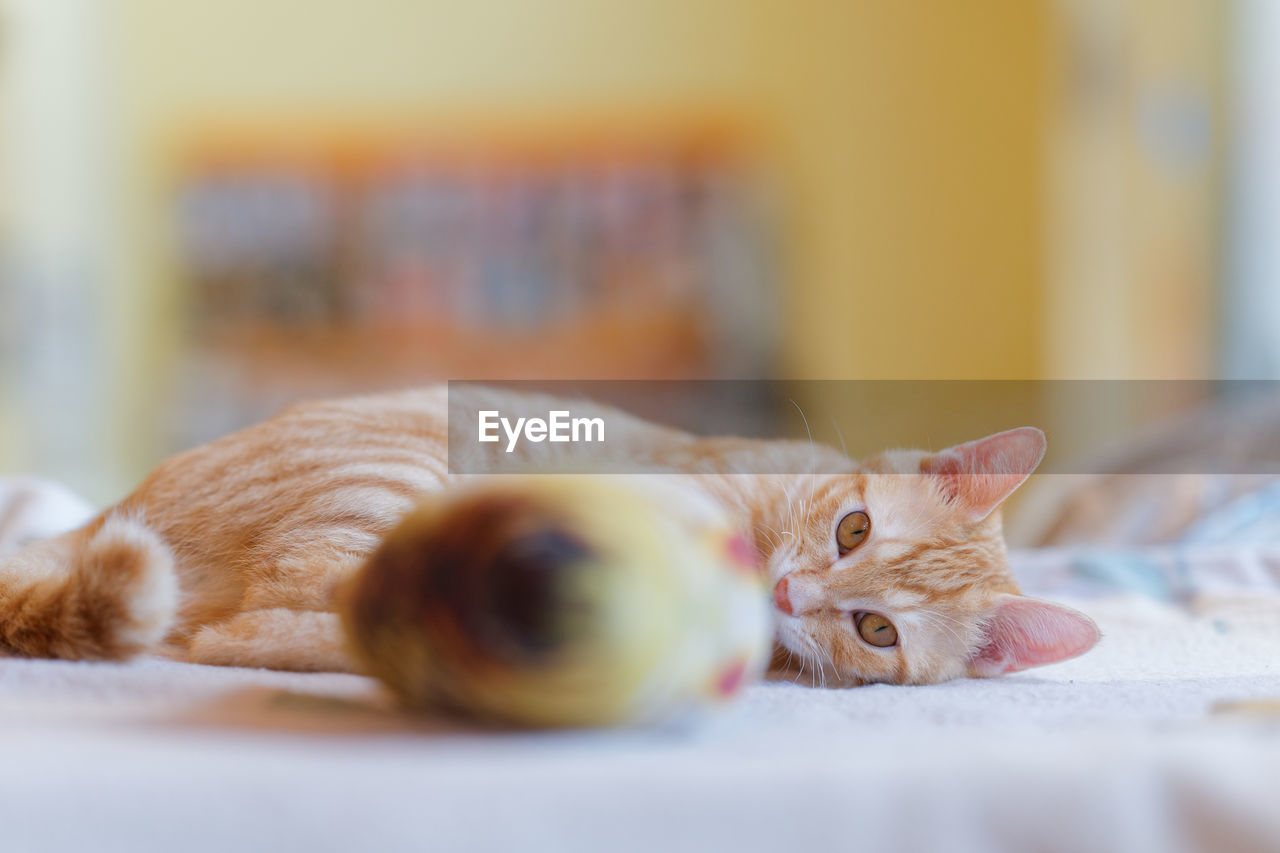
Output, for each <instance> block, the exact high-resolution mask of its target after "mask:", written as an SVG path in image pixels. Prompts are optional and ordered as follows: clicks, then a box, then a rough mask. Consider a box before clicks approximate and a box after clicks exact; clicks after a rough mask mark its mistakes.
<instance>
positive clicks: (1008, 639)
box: [969, 595, 1101, 677]
mask: <svg viewBox="0 0 1280 853" xmlns="http://www.w3.org/2000/svg"><path fill="white" fill-rule="evenodd" d="M1100 636H1101V635H1100V634H1099V633H1098V626H1097V625H1095V624H1094V623H1093V620H1092V619H1090V618H1089V617H1088V616H1085V615H1084V614H1083V613H1081V612H1080V611H1078V610H1072V609H1071V608H1070V607H1063V606H1062V605H1061V604H1052V603H1050V602H1048V601H1039V600H1037V599H1034V598H1027V597H1025V596H1022V595H1002V596H1000V598H999V600H998V601H997V603H996V605H995V608H994V609H993V610H992V611H991V613H990V614H989V621H988V622H987V624H986V634H985V635H984V638H983V641H982V645H981V646H980V647H979V648H978V650H977V651H975V652H974V653H973V654H972V655H971V656H970V657H969V674H970V675H974V676H982V677H985V676H992V675H1003V674H1004V673H1006V672H1017V671H1018V670H1020V669H1026V668H1028V667H1032V666H1043V665H1044V664H1047V663H1057V662H1058V661H1063V660H1066V659H1067V658H1073V657H1075V656H1076V655H1082V654H1084V653H1085V652H1087V651H1089V649H1091V648H1093V646H1094V644H1095V643H1097V642H1098V638H1099V637H1100Z"/></svg>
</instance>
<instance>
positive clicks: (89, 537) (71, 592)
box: [0, 515, 178, 660]
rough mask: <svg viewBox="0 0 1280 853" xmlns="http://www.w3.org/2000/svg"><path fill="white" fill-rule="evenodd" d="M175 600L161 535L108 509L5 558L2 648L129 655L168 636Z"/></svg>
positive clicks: (0, 571) (78, 655)
mask: <svg viewBox="0 0 1280 853" xmlns="http://www.w3.org/2000/svg"><path fill="white" fill-rule="evenodd" d="M177 600H178V586H177V579H176V576H175V574H174V567H173V554H172V552H171V551H170V550H169V548H168V546H166V545H165V543H164V541H163V540H162V539H161V538H160V537H159V536H158V535H156V533H155V532H154V531H152V530H151V529H150V528H149V527H147V526H146V525H145V524H144V523H142V522H141V521H138V520H136V519H133V518H129V517H127V516H122V515H108V516H107V517H106V518H105V519H100V520H98V521H95V522H93V523H91V524H89V525H88V526H87V527H83V528H81V529H79V530H75V531H72V532H71V533H68V534H66V535H64V536H59V537H57V538H55V539H49V540H47V541H44V542H37V543H35V544H33V545H30V546H28V547H27V548H25V549H23V550H21V551H18V552H17V553H15V554H12V555H10V556H8V557H5V558H0V655H2V654H4V653H8V654H16V655H23V656H27V657H46V658H49V657H51V658H69V659H73V660H79V659H97V660H120V659H123V658H128V657H131V656H133V655H135V654H138V653H139V652H141V651H143V650H145V649H146V648H148V647H150V646H153V645H155V644H156V643H158V642H159V641H160V640H162V639H163V638H164V636H165V633H166V632H167V631H168V630H169V626H170V625H171V623H172V622H173V618H174V612H175V609H176V607H177Z"/></svg>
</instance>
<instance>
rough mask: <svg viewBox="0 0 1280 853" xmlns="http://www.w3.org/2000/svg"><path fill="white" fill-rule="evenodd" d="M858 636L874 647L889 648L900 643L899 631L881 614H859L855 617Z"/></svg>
mask: <svg viewBox="0 0 1280 853" xmlns="http://www.w3.org/2000/svg"><path fill="white" fill-rule="evenodd" d="M854 618H855V619H856V620H857V622H856V624H857V626H858V636H859V637H861V638H862V639H864V640H866V641H867V642H868V643H870V644H871V645H873V646H878V647H880V648H882V649H883V648H888V647H889V646H892V645H894V644H896V643H897V642H898V629H897V628H895V627H893V623H892V622H890V621H889V620H888V619H886V618H884V617H883V616H881V615H880V614H879V613H859V614H858V615H857V616H855V617H854Z"/></svg>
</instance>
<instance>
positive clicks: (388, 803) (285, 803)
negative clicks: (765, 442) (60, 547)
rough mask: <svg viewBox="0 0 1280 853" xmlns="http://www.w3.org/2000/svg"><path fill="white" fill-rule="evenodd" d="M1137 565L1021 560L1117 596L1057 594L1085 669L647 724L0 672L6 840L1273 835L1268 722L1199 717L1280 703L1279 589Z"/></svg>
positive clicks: (87, 675)
mask: <svg viewBox="0 0 1280 853" xmlns="http://www.w3.org/2000/svg"><path fill="white" fill-rule="evenodd" d="M1094 556H1096V555H1094ZM1130 556H1132V555H1130ZM1148 556H1149V555H1148ZM1148 556H1143V557H1142V559H1144V560H1147V562H1148V563H1150V564H1151V565H1154V566H1160V565H1165V566H1168V567H1171V568H1170V571H1171V572H1173V573H1174V574H1175V575H1176V578H1177V584H1179V586H1176V587H1173V588H1171V589H1172V591H1171V592H1170V593H1169V595H1168V596H1164V597H1163V600H1162V596H1161V595H1155V596H1152V595H1151V594H1143V595H1137V594H1128V593H1125V594H1119V593H1117V592H1116V591H1115V590H1116V589H1119V588H1122V587H1123V586H1124V584H1123V583H1120V584H1118V585H1116V586H1112V587H1106V586H1101V587H1099V586H1097V585H1095V586H1094V587H1092V588H1089V589H1083V588H1080V587H1079V585H1078V584H1077V582H1078V581H1080V578H1081V576H1082V575H1081V572H1083V575H1084V576H1086V580H1087V579H1088V578H1092V577H1093V575H1091V574H1090V572H1093V571H1094V570H1093V569H1090V568H1089V566H1090V565H1091V563H1090V562H1089V560H1090V559H1093V557H1090V558H1088V559H1084V560H1083V561H1081V560H1080V559H1079V555H1071V554H1065V553H1058V554H1053V553H1049V554H1044V553H1039V554H1035V555H1024V556H1022V557H1020V558H1019V560H1018V566H1019V569H1020V572H1021V574H1022V576H1023V577H1024V579H1026V581H1027V584H1028V585H1030V586H1033V587H1034V586H1036V585H1037V584H1039V585H1040V586H1041V587H1043V590H1044V591H1046V592H1050V593H1053V592H1055V591H1056V592H1061V591H1063V590H1065V589H1068V588H1071V587H1073V585H1075V591H1076V592H1077V593H1078V594H1081V595H1083V594H1085V593H1090V594H1094V595H1097V594H1098V593H1099V592H1102V593H1105V594H1103V595H1101V596H1100V597H1091V598H1081V599H1078V600H1075V601H1071V602H1069V603H1072V604H1075V605H1076V606H1078V607H1081V608H1082V609H1084V610H1086V611H1087V612H1089V613H1091V614H1092V615H1093V616H1094V617H1095V618H1096V619H1097V620H1098V621H1099V623H1100V625H1101V627H1102V629H1103V632H1104V639H1103V641H1102V642H1101V644H1100V645H1099V646H1098V648H1097V649H1095V650H1094V651H1093V652H1091V653H1089V654H1088V655H1086V656H1084V657H1082V658H1079V659H1077V660H1074V661H1070V662H1067V663H1064V664H1060V665H1058V666H1054V667H1046V668H1043V669H1040V670H1036V671H1032V672H1028V673H1023V674H1020V675H1016V676H1010V677H1005V678H1001V679H995V680H989V681H973V680H963V681H956V682H951V683H948V684H942V685H937V686H932V687H889V686H874V687H864V688H858V689H853V690H822V689H811V688H808V687H801V686H795V685H791V684H764V685H759V686H756V687H753V688H751V689H749V690H748V691H747V693H746V695H745V697H744V698H743V699H742V701H740V702H738V703H737V704H736V705H734V706H733V707H732V708H731V709H729V710H728V711H727V712H726V713H724V714H722V715H720V716H718V717H715V718H713V719H710V720H706V721H703V722H702V723H701V724H697V725H688V726H684V727H679V728H668V729H664V730H658V731H613V732H569V733H543V734H527V733H526V734H520V733H501V732H480V731H475V730H462V729H458V728H456V727H455V728H451V727H449V726H445V725H442V724H439V723H430V722H426V721H421V720H412V719H406V718H403V717H401V716H398V715H397V714H395V713H394V712H391V711H389V710H387V709H386V707H385V700H384V699H383V698H382V695H381V694H380V692H379V691H378V690H377V688H376V686H375V685H373V684H372V683H371V682H369V681H366V680H365V679H362V678H358V677H354V676H339V675H297V674H283V673H270V672H262V671H254V670H234V669H219V668H205V667H197V666H188V665H181V664H174V663H170V662H165V661H160V660H142V661H137V662H134V663H131V664H127V665H107V664H83V663H66V662H56V661H26V660H0V769H2V772H0V850H3V851H6V852H7V853H20V852H21V851H28V850H32V851H34V850H103V851H116V850H118V851H146V850H175V851H176V850H183V851H186V850H190V851H203V850H210V851H212V850H219V851H230V850H283V851H288V850H299V851H328V850H334V851H337V850H344V851H345V850H360V851H364V850H369V851H373V850H430V851H437V850H438V851H444V850H503V851H510V850H548V851H550V850H556V851H559V850H624V851H629V850H635V851H668V850H690V851H692V850H698V851H715V850H734V851H742V850H769V851H778V850H788V851H789V850H813V851H819V850H834V849H840V850H877V851H882V850H937V849H948V850H973V851H991V850H1032V849H1034V850H1050V851H1051V850H1063V851H1066V850H1084V849H1088V850H1116V851H1144V850H1175V851H1176V850H1190V849H1201V850H1214V851H1230V850H1250V849H1256V850H1272V851H1274V850H1280V717H1271V718H1267V717H1265V716H1261V715H1252V716H1251V715H1248V714H1242V713H1238V712H1237V713H1228V712H1226V711H1224V710H1215V709H1216V708H1218V707H1219V706H1220V705H1222V704H1223V703H1235V702H1241V701H1244V700H1264V699H1268V698H1272V699H1276V700H1280V597H1277V596H1276V595H1275V594H1274V593H1273V592H1269V591H1268V590H1267V589H1266V580H1265V577H1263V576H1258V575H1256V574H1248V578H1252V580H1247V581H1245V582H1235V581H1230V582H1224V581H1222V574H1221V572H1220V571H1218V570H1214V569H1212V568H1210V569H1206V571H1205V572H1204V573H1202V574H1201V573H1197V571H1196V569H1195V567H1196V561H1195V560H1194V559H1191V560H1190V562H1188V559H1187V558H1186V555H1185V554H1182V555H1175V556H1173V557H1170V556H1169V555H1167V554H1166V555H1163V556H1162V555H1156V556H1155V557H1150V559H1148ZM1112 557H1113V558H1114V559H1118V560H1121V562H1123V560H1124V559H1125V558H1124V557H1123V555H1122V556H1118V557H1117V556H1115V555H1112ZM1256 557H1257V555H1253V556H1252V558H1256ZM1201 562H1202V563H1204V564H1205V565H1210V566H1211V564H1212V562H1213V561H1212V560H1207V559H1206V560H1202V561H1201ZM1080 567H1083V568H1080ZM1264 574H1265V573H1264ZM1095 580H1096V578H1095ZM1085 586H1087V584H1086V585H1085ZM1108 590H1110V591H1108Z"/></svg>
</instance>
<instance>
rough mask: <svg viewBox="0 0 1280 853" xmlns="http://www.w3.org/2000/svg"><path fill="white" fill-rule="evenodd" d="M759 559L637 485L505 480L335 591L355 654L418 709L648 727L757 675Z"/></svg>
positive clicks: (648, 482) (428, 510)
mask: <svg viewBox="0 0 1280 853" xmlns="http://www.w3.org/2000/svg"><path fill="white" fill-rule="evenodd" d="M765 602H766V598H765V594H764V592H763V588H762V586H761V580H760V578H759V577H758V572H757V569H756V567H755V560H754V551H753V549H752V548H751V547H750V546H749V545H748V544H747V542H746V541H745V540H744V539H742V538H741V537H740V536H739V535H738V534H737V532H736V531H734V530H733V529H732V528H731V527H730V525H729V524H728V521H727V519H726V518H725V517H724V515H723V514H722V512H721V511H720V510H719V509H718V508H717V507H716V506H715V505H714V504H712V503H711V502H710V501H706V502H703V501H701V500H698V499H696V498H693V497H691V496H690V495H689V494H688V491H687V490H677V489H673V488H672V487H671V486H670V485H666V484H664V483H663V482H662V481H661V480H657V479H651V478H645V477H619V478H601V477H579V476H551V477H535V476H526V477H513V478H509V479H504V480H500V481H491V482H489V483H487V484H485V485H478V486H474V487H472V488H470V489H465V490H463V491H453V492H450V493H447V494H444V495H441V496H439V497H437V498H434V499H431V500H429V501H428V502H426V503H425V504H423V505H422V506H421V507H420V508H419V509H418V510H417V511H416V512H415V513H413V514H411V515H410V516H408V517H407V518H406V519H405V520H404V521H403V522H402V523H401V525H400V526H399V527H398V528H397V529H396V530H395V531H393V533H392V534H391V535H390V536H389V537H388V538H387V540H386V541H385V543H384V544H383V545H382V546H381V548H380V549H379V550H378V551H377V552H376V553H375V554H374V555H373V557H372V558H371V559H370V561H369V563H368V564H367V566H366V568H365V569H364V570H363V571H362V572H361V573H360V575H359V576H358V577H357V578H356V579H355V581H354V582H353V583H352V584H351V586H350V587H349V588H348V589H347V590H346V593H345V611H344V622H345V626H346V630H347V634H348V639H349V642H350V645H351V646H352V648H353V650H354V652H355V654H356V655H357V657H358V658H359V659H360V660H361V662H362V663H363V664H364V666H365V668H366V670H367V671H368V672H370V673H371V674H373V675H375V676H377V677H378V678H380V679H381V680H382V681H383V682H385V683H386V684H387V685H388V686H389V687H390V688H391V689H392V691H394V692H395V694H396V695H397V696H398V697H399V698H400V699H401V701H402V702H404V703H405V704H406V705H408V706H410V707H413V708H436V709H440V708H447V709H451V710H453V711H456V712H462V713H466V714H470V715H475V716H478V717H482V718H486V719H490V720H495V721H499V722H504V723H507V724H516V725H527V726H590V725H608V724H616V723H629V722H652V721H656V720H661V719H665V718H669V717H672V716H675V715H678V714H680V713H682V712H685V711H688V710H691V709H693V708H695V707H697V706H700V705H704V704H714V703H717V702H720V701H723V700H724V699H726V698H728V697H729V696H731V695H733V694H734V693H735V692H736V691H737V690H738V688H739V687H740V686H741V685H743V684H744V683H745V682H747V681H749V680H752V679H754V678H756V677H757V676H758V675H759V674H760V672H761V671H762V670H763V668H764V665H765V663H766V656H767V650H768V648H769V621H768V612H767V608H766V604H765Z"/></svg>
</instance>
